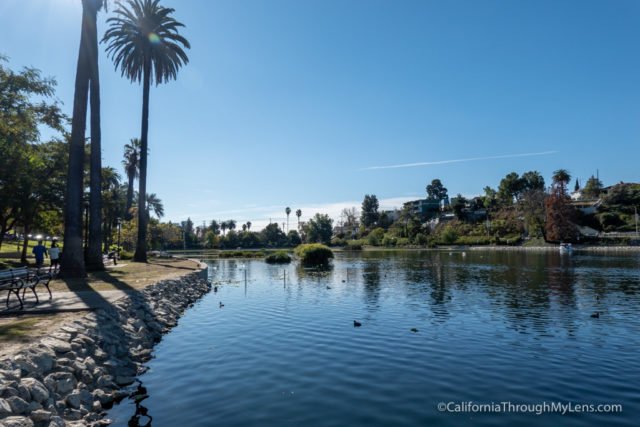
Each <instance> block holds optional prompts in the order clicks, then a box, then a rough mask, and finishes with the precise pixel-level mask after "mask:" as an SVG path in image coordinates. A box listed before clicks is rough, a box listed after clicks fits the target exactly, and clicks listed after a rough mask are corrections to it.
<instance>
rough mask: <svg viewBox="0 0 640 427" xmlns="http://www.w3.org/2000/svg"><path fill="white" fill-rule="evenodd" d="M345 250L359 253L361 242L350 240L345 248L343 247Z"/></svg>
mask: <svg viewBox="0 0 640 427" xmlns="http://www.w3.org/2000/svg"><path fill="white" fill-rule="evenodd" d="M345 249H346V250H348V251H361V250H362V242H361V241H360V240H350V241H348V242H347V246H345Z"/></svg>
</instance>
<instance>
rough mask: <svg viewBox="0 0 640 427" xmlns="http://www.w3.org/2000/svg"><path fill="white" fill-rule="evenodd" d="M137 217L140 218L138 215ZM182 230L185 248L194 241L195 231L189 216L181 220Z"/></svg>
mask: <svg viewBox="0 0 640 427" xmlns="http://www.w3.org/2000/svg"><path fill="white" fill-rule="evenodd" d="M138 218H140V216H139V215H138ZM182 232H183V233H184V243H185V246H186V247H187V248H190V247H191V246H192V245H193V243H194V242H195V233H194V230H193V221H191V218H187V220H186V221H182Z"/></svg>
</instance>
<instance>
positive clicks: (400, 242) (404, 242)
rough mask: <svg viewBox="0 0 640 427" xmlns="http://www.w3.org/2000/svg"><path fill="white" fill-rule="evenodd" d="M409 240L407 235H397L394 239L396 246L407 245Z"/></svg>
mask: <svg viewBox="0 0 640 427" xmlns="http://www.w3.org/2000/svg"><path fill="white" fill-rule="evenodd" d="M410 244H411V242H410V241H409V238H407V237H398V239H397V240H396V246H409V245H410Z"/></svg>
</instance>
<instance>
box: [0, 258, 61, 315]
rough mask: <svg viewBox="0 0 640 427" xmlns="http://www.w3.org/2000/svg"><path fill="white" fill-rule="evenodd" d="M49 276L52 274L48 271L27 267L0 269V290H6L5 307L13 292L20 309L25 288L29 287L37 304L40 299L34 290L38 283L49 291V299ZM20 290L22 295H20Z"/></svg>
mask: <svg viewBox="0 0 640 427" xmlns="http://www.w3.org/2000/svg"><path fill="white" fill-rule="evenodd" d="M51 277H52V276H51V274H49V273H42V272H40V271H38V270H35V271H34V270H29V269H28V268H27V267H20V268H12V269H10V270H2V271H0V291H8V293H7V301H6V305H7V307H9V300H10V298H11V294H12V293H13V294H15V295H16V298H18V302H19V303H20V310H22V309H23V308H24V304H23V302H24V299H25V294H26V292H27V289H31V291H32V292H33V295H35V297H36V304H39V303H40V299H39V298H38V293H37V292H36V286H37V285H39V284H42V285H44V286H45V287H46V288H47V291H49V299H51V298H52V295H51V289H50V288H49V282H50V281H51ZM20 291H22V297H21V296H20Z"/></svg>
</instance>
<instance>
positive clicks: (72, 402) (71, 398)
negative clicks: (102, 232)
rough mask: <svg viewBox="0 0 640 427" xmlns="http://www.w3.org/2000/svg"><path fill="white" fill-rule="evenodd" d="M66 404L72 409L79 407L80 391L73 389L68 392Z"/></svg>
mask: <svg viewBox="0 0 640 427" xmlns="http://www.w3.org/2000/svg"><path fill="white" fill-rule="evenodd" d="M66 401H67V406H69V407H71V408H73V409H80V404H81V402H80V393H78V392H77V391H74V392H73V393H71V394H69V395H68V396H67V399H66Z"/></svg>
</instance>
